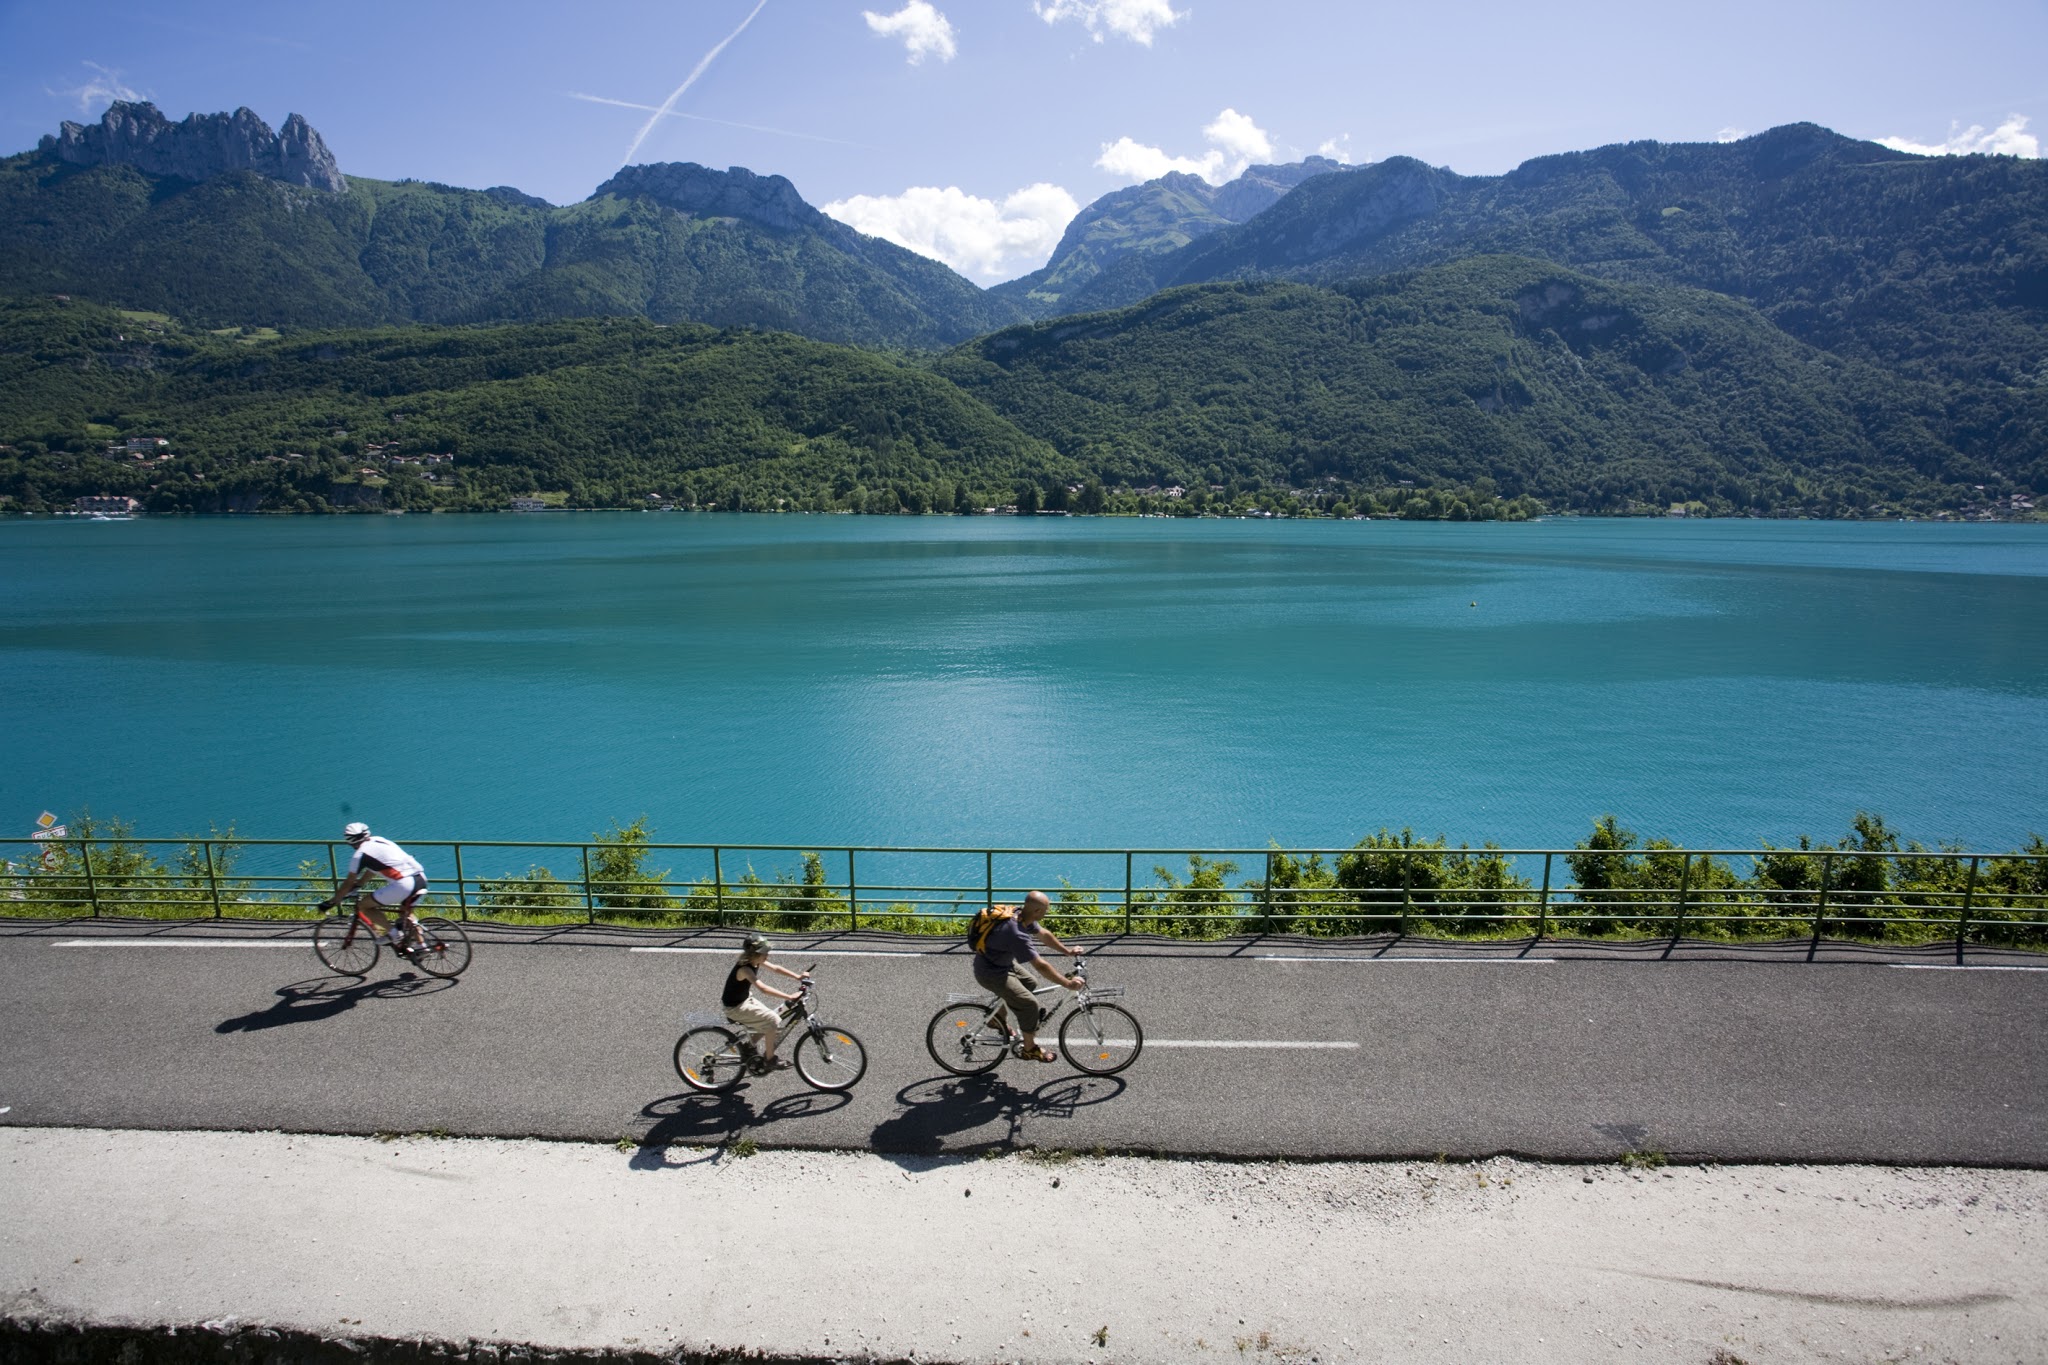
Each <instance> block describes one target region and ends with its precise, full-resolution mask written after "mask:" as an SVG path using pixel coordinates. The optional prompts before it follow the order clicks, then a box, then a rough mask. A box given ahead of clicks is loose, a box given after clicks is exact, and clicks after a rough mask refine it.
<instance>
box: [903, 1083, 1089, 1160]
mask: <svg viewBox="0 0 2048 1365" xmlns="http://www.w3.org/2000/svg"><path fill="white" fill-rule="evenodd" d="M1123 1092H1124V1080H1123V1078H1122V1077H1121V1076H1057V1077H1054V1078H1053V1079H1052V1080H1049V1081H1047V1082H1045V1083H1044V1084H1043V1085H1039V1086H1036V1087H1034V1088H1032V1089H1030V1090H1020V1089H1018V1088H1017V1087H1016V1086H1014V1085H1011V1084H1010V1083H1009V1081H1007V1080H1005V1079H1003V1078H1002V1077H1000V1076H958V1077H946V1078H943V1079H939V1078H934V1079H932V1080H924V1081H918V1082H916V1083H914V1084H911V1085H906V1086H904V1087H903V1089H901V1090H899V1091H897V1092H896V1102H897V1104H898V1105H900V1106H901V1109H900V1110H899V1111H898V1112H897V1113H895V1114H893V1115H891V1116H890V1117H888V1118H886V1119H883V1120H882V1121H881V1122H880V1123H878V1124H876V1125H875V1130H874V1132H873V1133H872V1134H871V1135H870V1137H869V1139H868V1141H869V1145H870V1146H871V1147H872V1148H873V1149H874V1150H875V1151H877V1152H907V1153H910V1154H913V1155H917V1156H933V1155H936V1154H938V1153H940V1152H944V1151H947V1150H952V1151H964V1150H972V1149H974V1148H985V1147H1014V1146H1017V1145H1018V1144H1019V1143H1020V1142H1021V1141H1023V1140H1024V1137H1025V1133H1024V1127H1025V1124H1026V1123H1027V1122H1028V1121H1030V1120H1032V1119H1071V1118H1073V1117H1074V1115H1075V1114H1076V1113H1077V1112H1079V1111H1080V1110H1081V1109H1083V1108H1086V1107H1088V1106H1090V1105H1096V1104H1103V1103H1106V1102H1107V1101H1109V1100H1113V1099H1115V1098H1116V1097H1117V1096H1118V1095H1121V1094H1122V1093H1123ZM983 1129H986V1130H988V1131H987V1132H986V1133H985V1134H982V1133H979V1132H978V1131H977V1130H983ZM969 1134H974V1135H975V1136H974V1137H973V1138H969V1137H968V1136H967V1135H969ZM963 1139H965V1140H963Z"/></svg>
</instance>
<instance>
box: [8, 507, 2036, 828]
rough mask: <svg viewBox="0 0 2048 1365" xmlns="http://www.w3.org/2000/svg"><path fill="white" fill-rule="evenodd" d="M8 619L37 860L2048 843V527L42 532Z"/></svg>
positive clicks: (552, 525) (575, 527)
mask: <svg viewBox="0 0 2048 1365" xmlns="http://www.w3.org/2000/svg"><path fill="white" fill-rule="evenodd" d="M0 586H4V589H5V592H4V597H0V680H4V683H5V686H6V695H7V700H8V705H9V712H10V714H11V716H12V724H10V725H9V726H8V734H7V738H6V740H5V745H4V750H0V752H4V758H0V835H7V836H16V835H19V834H25V833H26V832H27V830H28V827H29V824H30V822H31V821H32V819H33V818H34V816H35V815H36V813H37V812H38V811H40V810H42V809H44V808H46V807H47V808H49V809H51V810H54V811H57V812H59V813H60V814H69V813H71V812H73V811H76V810H77V809H79V808H80V807H83V806H88V805H89V806H90V807H91V808H92V810H93V811H94V812H96V813H98V814H102V815H118V816H121V817H124V818H126V819H128V820H131V821H133V822H135V823H136V824H137V826H138V827H139V830H140V832H141V833H144V834H149V835H172V834H178V833H184V832H188V831H195V830H199V831H203V830H204V829H205V828H206V827H207V825H208V824H209V823H215V824H219V825H222V826H225V825H227V824H228V823H229V822H233V823H234V825H235V826H236V827H237V829H238V830H239V831H240V832H241V833H243V834H245V835H257V836H265V837H293V838H298V837H305V836H320V837H325V836H328V835H330V834H332V833H333V832H334V831H335V830H337V829H338V828H339V826H340V823H341V822H342V820H343V819H344V818H345V814H344V812H345V811H346V815H347V816H348V817H353V818H360V819H366V820H368V821H370V822H371V823H372V824H373V825H375V826H376V827H378V828H379V829H380V830H383V831H387V832H389V833H391V834H393V835H394V836H395V837H397V838H399V839H401V840H404V839H406V838H408V837H410V838H413V839H440V838H456V837H460V838H469V839H493V838H498V839H580V838H583V837H585V836H587V835H588V834H590V833H591V832H592V831H594V830H598V829H602V828H604V827H605V826H607V825H609V824H610V823H611V822H613V821H614V820H631V819H632V818H633V817H635V816H638V815H641V814H645V815H646V816H647V817H648V819H649V822H650V824H651V825H652V826H653V828H654V830H655V831H656V835H657V837H658V838H661V839H665V840H674V841H691V842H694V841H706V842H710V841H730V842H755V843H803V844H831V843H864V844H866V843H882V844H932V843H935V844H965V845H979V844H985V843H993V844H1004V845H1027V846H1029V845H1089V846H1112V847H1121V846H1135V847H1149V848H1162V847H1164V848H1178V847H1200V846H1212V847H1217V846H1240V847H1242V846H1260V845H1263V844H1265V843H1266V842H1267V841H1268V840H1269V839H1271V840H1278V841H1280V842H1281V843H1283V844H1289V845H1295V846H1304V845H1332V844H1344V843H1349V842H1351V841H1353V840H1355V839H1356V838H1358V837H1359V836H1360V835H1361V834H1363V833H1365V832H1367V831H1369V830H1373V829H1377V828H1379V827H1380V826H1382V825H1386V826H1391V827H1393V828H1396V829H1399V828H1400V827H1402V826H1413V827H1414V828H1415V829H1417V830H1418V831H1420V832H1424V833H1429V834H1434V833H1437V832H1443V833H1447V834H1449V835H1450V836H1451V838H1452V840H1453V842H1456V841H1459V840H1470V841H1472V842H1475V843H1476V842H1478V841H1480V840H1485V839H1491V840H1495V841H1497V842H1500V843H1503V844H1507V845H1511V846H1524V847H1526V846H1532V845H1547V844H1559V843H1569V842H1571V841H1572V840H1574V839H1576V838H1578V837H1580V836H1582V835H1583V834H1584V832H1585V830H1586V828H1587V827H1588V825H1589V823H1590V822H1591V821H1592V819H1593V818H1594V817H1595V816H1597V815H1599V814H1601V813H1603V812H1608V811H1612V812H1614V813H1616V814H1617V815H1619V816H1620V817H1621V818H1622V819H1623V821H1624V822H1625V823H1627V824H1629V825H1631V826H1633V827H1634V828H1635V829H1637V830H1638V831H1641V832H1643V833H1645V834H1663V835H1666V836H1668V837H1671V838H1674V839H1679V840H1682V841H1684V842H1686V843H1689V844H1692V845H1694V846H1706V845H1721V846H1754V845H1755V843H1756V842H1757V841H1758V840H1760V839H1770V840H1772V841H1774V842H1784V841H1788V840H1791V839H1794V838H1796V837H1797V836H1798V835H1800V834H1802V833H1806V834H1812V835H1814V836H1816V837H1822V838H1826V839H1830V840H1831V839H1833V838H1836V837H1838V836H1839V835H1841V834H1842V833H1843V832H1844V831H1845V830H1846V828H1847V825H1848V822H1849V820H1850V818H1851V816H1852V815H1853V813H1854V812H1855V811H1857V810H1858V809H1871V810H1877V811H1880V812H1882V813H1883V814H1884V816H1885V817H1886V819H1887V820H1888V821H1890V823H1891V824H1892V825H1893V826H1894V827H1895V828H1897V829H1899V830H1901V831H1902V832H1903V833H1905V834H1906V835H1909V836H1911V837H1915V838H1919V839H1921V840H1924V841H1928V842H1933V841H1936V840H1940V839H1954V840H1961V841H1964V842H1967V843H1969V844H1971V845H1972V846H1976V847H1996V848H2006V847H2011V846H2013V845H2016V844H2017V843H2019V842H2020V841H2022V840H2023V839H2024V838H2025V837H2026V836H2027V835H2028V833H2029V832H2031V831H2041V832H2044V833H2048V796H2044V791H2048V782H2044V781H2043V777H2042V773H2043V764H2042V754H2043V751H2044V747H2048V745H2044V742H2048V629H2044V625H2048V527H2041V526H1941V525H1857V524H1831V523H1809V522H1753V521H1704V522H1678V521H1593V520H1569V519H1566V520H1549V521H1543V522H1538V523H1533V524H1527V525H1429V524H1413V523H1390V522H1370V523H1356V522H1351V523H1329V522H1321V523H1318V522H1236V521H1202V522H1191V521H1158V520H1155V521H1135V520H1060V519H1052V518H1038V519H1034V520H1026V521H1020V520H1018V519H1015V518H1007V517H1004V518H985V519H984V518H975V519H960V518H950V517H948V518H926V519H908V518H855V517H747V516H712V515H631V514H626V515H617V514H614V515H604V514H591V515H545V516H526V517H513V516H496V517H422V516H414V517H403V518H398V517H376V518H368V517H362V518H332V519H312V518H306V519H261V520H246V521H244V520H189V521H188V520H160V521H153V520H143V521H135V522H125V523H93V522H82V521H72V520H61V521H48V520H39V521H22V520H15V521H9V522H4V523H0ZM9 822H11V823H13V824H15V825H18V826H19V829H11V828H7V824H8V823H9Z"/></svg>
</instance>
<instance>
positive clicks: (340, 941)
mask: <svg viewBox="0 0 2048 1365" xmlns="http://www.w3.org/2000/svg"><path fill="white" fill-rule="evenodd" d="M416 923H418V925H419V932H418V934H417V935H413V934H408V935H407V936H406V938H407V941H406V945H405V946H404V947H402V948H393V949H392V950H391V951H393V952H394V953H397V954H398V955H399V956H400V957H402V958H404V959H405V960H406V961H408V962H410V963H411V964H412V965H413V966H415V967H417V968H419V969H420V970H421V971H423V972H425V973H426V974H427V975H428V976H443V977H457V976H461V975H462V973H463V971H464V970H465V969H467V968H468V966H469V934H468V933H467V932H466V931H465V930H464V929H463V927H462V926H461V925H460V924H458V923H457V922H456V921H454V920H452V919H442V918H441V917H440V916H439V915H422V916H420V917H419V919H418V920H417V921H416ZM399 926H400V928H401V929H403V928H404V921H403V920H400V921H399ZM383 947H384V935H383V934H381V933H379V932H378V931H377V926H376V925H374V924H372V923H370V920H369V917H368V916H367V915H365V914H364V913H363V912H362V911H361V910H340V911H336V912H335V913H334V914H332V915H329V916H328V917H327V918H326V919H323V920H321V921H320V922H319V923H318V924H316V925H314V926H313V955H314V956H315V957H318V958H319V959H320V961H321V963H322V965H324V966H325V967H326V968H327V969H328V970H329V971H333V972H339V973H340V974H341V975H343V976H365V975H368V973H369V970H370V968H372V967H374V966H376V965H377V954H378V953H379V952H380V951H381V950H382V949H383Z"/></svg>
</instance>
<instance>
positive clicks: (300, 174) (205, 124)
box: [39, 101, 348, 193]
mask: <svg viewBox="0 0 2048 1365" xmlns="http://www.w3.org/2000/svg"><path fill="white" fill-rule="evenodd" d="M39 146H40V149H41V150H42V151H44V152H46V153H49V154H51V155H54V156H56V157H57V158H59V159H60V160H63V161H68V162H70V163H72V164H73V165H76V166H103V165H107V164H109V163H113V164H120V165H128V166H133V167H135V168H136V169H137V170H140V171H146V172H148V173H149V174H151V175H168V176H175V177H176V178H178V179H180V180H206V179H209V178H211V177H213V176H216V175H220V174H222V173H223V172H226V171H254V172H256V173H257V174H258V175H266V176H269V177H270V178H271V179H272V180H282V181H284V182H285V183H286V184H288V185H306V186H309V187H311V188H313V189H319V190H327V191H330V192H333V193H339V192H340V191H341V190H343V189H345V188H347V184H348V182H347V181H346V180H344V179H343V178H342V174H341V167H339V166H337V165H336V164H335V161H334V153H332V152H330V151H328V150H327V144H326V143H325V142H323V141H321V140H320V134H319V133H317V132H315V131H313V128H312V125H310V124H308V123H307V122H306V120H305V119H303V118H301V117H299V116H298V115H297V114H293V115H292V116H291V117H290V118H288V119H286V120H285V121H284V127H283V128H281V129H279V130H278V131H277V132H275V133H273V132H271V131H270V125H269V124H267V123H265V122H264V121H263V120H262V119H260V118H258V117H256V115H255V113H254V112H252V111H251V110H249V109H246V108H243V109H237V110H235V112H234V113H232V114H190V115H187V116H186V118H185V119H184V120H183V121H182V122H179V123H172V122H171V121H170V120H169V119H167V118H165V117H164V116H163V114H162V113H160V112H159V111H158V110H157V107H156V106H155V105H154V104H148V103H143V104H129V103H127V102H125V101H117V102H116V103H115V104H114V105H113V106H112V107H111V108H109V109H108V110H107V112H106V113H105V114H103V115H101V116H100V121H99V122H98V123H95V124H80V123H71V122H69V121H67V122H65V123H64V125H63V126H62V127H61V128H60V129H59V130H58V133H57V135H56V136H55V137H48V136H45V137H44V138H43V140H42V142H41V143H40V144H39Z"/></svg>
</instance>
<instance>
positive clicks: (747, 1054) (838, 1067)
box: [676, 963, 868, 1094]
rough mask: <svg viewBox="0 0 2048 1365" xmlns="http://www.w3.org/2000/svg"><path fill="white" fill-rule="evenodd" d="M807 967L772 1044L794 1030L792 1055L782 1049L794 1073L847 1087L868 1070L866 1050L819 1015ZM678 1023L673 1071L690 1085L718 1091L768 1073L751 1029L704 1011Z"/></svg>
mask: <svg viewBox="0 0 2048 1365" xmlns="http://www.w3.org/2000/svg"><path fill="white" fill-rule="evenodd" d="M816 965H817V964H816V963H813V964H812V966H813V967H815V966H816ZM810 970H811V969H810V968H809V967H807V968H805V969H804V977H805V979H804V980H802V981H800V982H798V983H797V988H796V989H797V994H796V999H794V1000H791V1001H789V1002H788V1003H787V1004H785V1005H783V1007H782V1008H781V1009H780V1010H779V1011H777V1014H776V1019H777V1022H778V1024H779V1026H780V1031H779V1032H777V1034H776V1035H775V1046H776V1049H777V1051H778V1052H780V1051H781V1048H782V1045H783V1044H784V1043H786V1042H787V1041H789V1037H790V1035H791V1034H798V1035H799V1036H798V1038H797V1040H796V1047H795V1048H794V1049H793V1051H792V1054H784V1055H790V1057H791V1060H792V1061H794V1062H795V1063H796V1074H797V1075H799V1076H801V1077H803V1078H804V1080H805V1081H806V1082H808V1083H809V1084H810V1085H811V1086H812V1087H813V1088H814V1089H818V1090H851V1089H853V1087H854V1085H855V1083H857V1082H858V1081H859V1080H860V1078H861V1077H862V1076H864V1075H866V1074H867V1070H868V1050H867V1048H866V1047H864V1046H862V1044H861V1041H860V1039H858V1038H856V1037H854V1036H853V1034H851V1033H849V1032H847V1031H846V1030H845V1029H843V1028H840V1027H839V1026H838V1025H836V1024H827V1023H824V1022H823V1021H821V1020H820V1019H819V1018H818V988H817V987H816V985H814V984H813V983H812V982H811V981H810V979H809V978H810ZM683 1027H684V1032H683V1036H682V1037H680V1038H678V1039H676V1075H678V1076H681V1077H682V1078H683V1084H684V1085H687V1086H689V1087H690V1088H691V1089H692V1090H703V1091H708V1092H710V1093H713V1094H717V1093H719V1092H722V1091H726V1090H730V1089H732V1088H733V1087H734V1086H736V1085H738V1084H739V1083H740V1082H741V1081H743V1080H745V1079H746V1078H747V1077H748V1076H760V1075H765V1074H767V1070H768V1068H767V1063H766V1062H765V1061H764V1060H763V1058H762V1055H761V1049H760V1047H759V1045H758V1044H757V1043H756V1042H755V1038H754V1031H753V1030H752V1029H748V1028H737V1027H735V1026H733V1025H732V1024H731V1023H729V1022H728V1021H727V1020H726V1017H725V1016H724V1015H723V1014H716V1013H713V1012H711V1011H709V1010H702V1011H692V1012H691V1013H689V1014H686V1015H684V1016H683Z"/></svg>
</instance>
